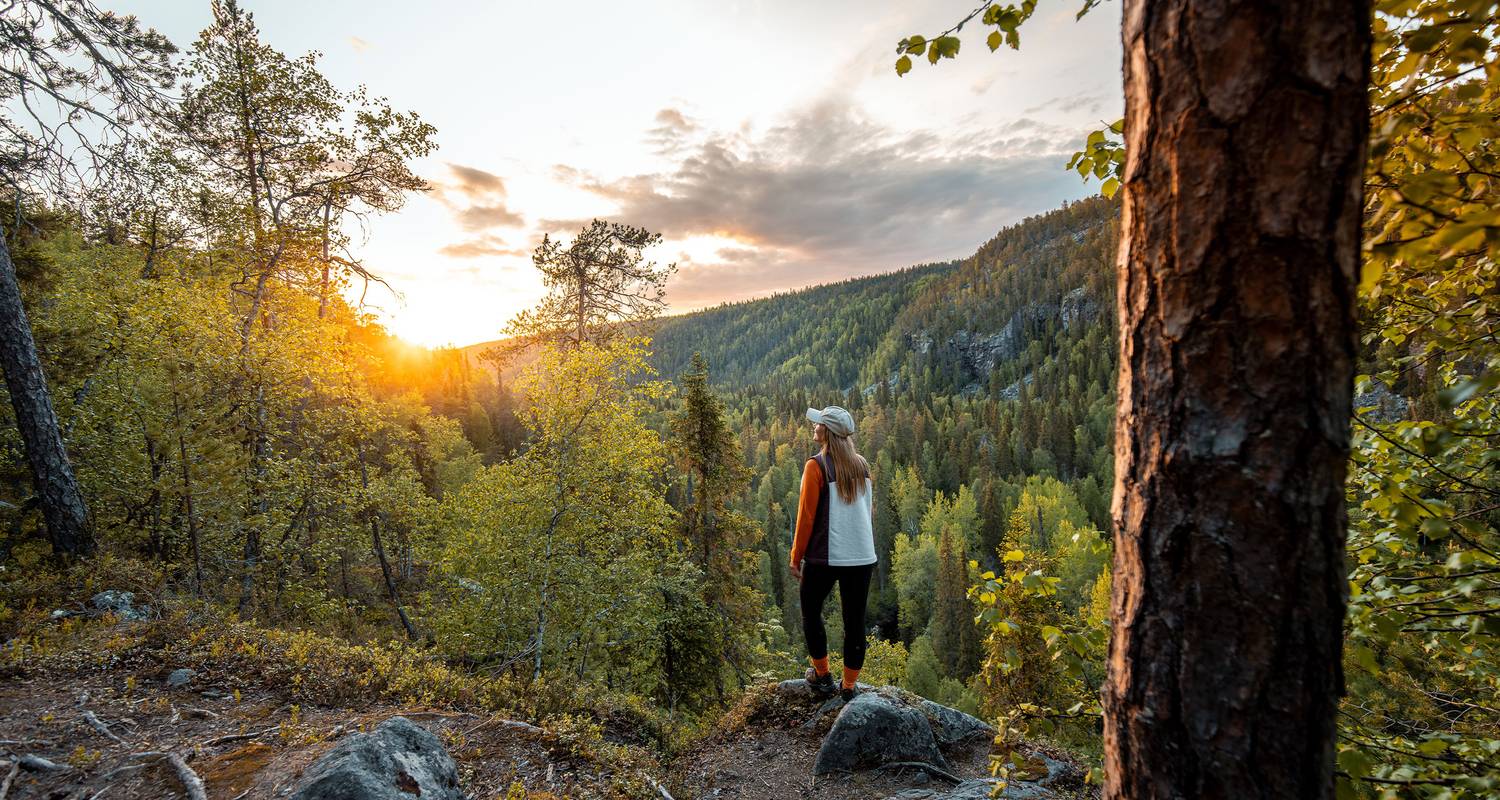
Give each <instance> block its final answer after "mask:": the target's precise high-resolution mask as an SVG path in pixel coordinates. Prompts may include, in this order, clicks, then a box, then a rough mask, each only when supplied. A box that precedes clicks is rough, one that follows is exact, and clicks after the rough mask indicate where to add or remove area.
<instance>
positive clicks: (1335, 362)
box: [1103, 0, 1371, 798]
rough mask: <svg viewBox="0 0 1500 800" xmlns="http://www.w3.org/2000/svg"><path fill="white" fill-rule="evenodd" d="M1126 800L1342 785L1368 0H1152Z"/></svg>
mask: <svg viewBox="0 0 1500 800" xmlns="http://www.w3.org/2000/svg"><path fill="white" fill-rule="evenodd" d="M1124 17H1125V20H1124V44H1125V89H1126V101H1125V108H1126V116H1125V130H1126V136H1127V143H1126V144H1127V153H1128V161H1127V163H1126V175H1125V181H1124V193H1125V194H1124V216H1123V224H1122V230H1123V236H1122V238H1121V242H1120V253H1119V284H1118V303H1119V311H1120V325H1121V331H1120V378H1119V409H1118V420H1119V434H1118V436H1117V439H1116V445H1115V465H1116V466H1115V475H1116V482H1115V490H1114V507H1113V516H1114V524H1115V531H1116V532H1115V544H1116V547H1115V562H1114V576H1115V577H1114V597H1113V600H1112V612H1111V613H1112V616H1113V622H1114V626H1113V637H1112V640H1111V642H1110V650H1109V681H1108V685H1107V686H1106V688H1105V690H1104V693H1103V701H1104V718H1105V729H1104V745H1105V773H1106V775H1107V784H1106V788H1105V796H1106V797H1108V798H1243V797H1257V798H1272V797H1275V798H1283V797H1284V798H1326V797H1332V795H1333V743H1334V717H1335V713H1336V710H1337V707H1338V700H1339V695H1340V694H1341V693H1342V691H1343V673H1342V670H1341V669H1340V652H1341V648H1342V625H1343V618H1344V610H1345V603H1346V585H1345V573H1344V537H1345V524H1346V519H1345V509H1344V478H1345V465H1346V461H1347V459H1348V454H1349V414H1350V394H1351V390H1352V382H1353V376H1354V365H1355V343H1356V339H1355V334H1356V331H1355V319H1354V305H1355V287H1356V275H1357V268H1358V259H1359V244H1360V209H1361V188H1362V187H1361V181H1362V177H1363V168H1364V151H1365V142H1366V137H1367V130H1368V113H1369V112H1368V102H1367V98H1366V86H1367V83H1368V78H1369V46H1370V37H1371V30H1370V26H1371V11H1370V6H1369V3H1368V2H1367V0H1352V1H1347V2H1335V0H1302V2H1293V1H1292V0H1284V1H1283V2H1271V1H1270V0H1260V1H1259V2H1256V1H1253V0H1252V1H1248V2H1227V1H1226V0H1196V1H1195V0H1160V1H1159V2H1147V0H1126V3H1125V8H1124Z"/></svg>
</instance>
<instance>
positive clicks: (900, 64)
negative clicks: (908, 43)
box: [896, 56, 911, 77]
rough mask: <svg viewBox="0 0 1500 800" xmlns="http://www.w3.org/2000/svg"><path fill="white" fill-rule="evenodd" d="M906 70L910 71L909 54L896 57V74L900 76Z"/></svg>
mask: <svg viewBox="0 0 1500 800" xmlns="http://www.w3.org/2000/svg"><path fill="white" fill-rule="evenodd" d="M908 72H911V56H902V57H900V58H898V59H896V76H897V77H900V76H902V75H905V74H906V73H908Z"/></svg>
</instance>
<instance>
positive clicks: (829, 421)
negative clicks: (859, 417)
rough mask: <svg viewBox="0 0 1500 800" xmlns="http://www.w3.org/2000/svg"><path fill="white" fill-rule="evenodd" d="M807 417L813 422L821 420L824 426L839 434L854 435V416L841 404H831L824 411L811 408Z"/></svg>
mask: <svg viewBox="0 0 1500 800" xmlns="http://www.w3.org/2000/svg"><path fill="white" fill-rule="evenodd" d="M807 418H808V419H809V420H811V421H813V422H821V423H822V424H823V427H825V428H827V429H828V430H830V431H833V432H834V433H836V434H838V435H839V436H853V435H854V416H853V415H851V414H850V413H849V412H848V411H845V410H844V409H842V408H840V407H839V406H829V407H827V408H825V409H823V410H822V411H819V410H818V409H816V408H809V409H808V410H807Z"/></svg>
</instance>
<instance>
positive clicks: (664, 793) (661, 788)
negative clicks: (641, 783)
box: [646, 775, 676, 800]
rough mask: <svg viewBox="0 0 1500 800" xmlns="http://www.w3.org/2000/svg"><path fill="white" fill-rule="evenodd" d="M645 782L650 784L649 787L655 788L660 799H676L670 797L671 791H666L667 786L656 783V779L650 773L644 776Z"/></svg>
mask: <svg viewBox="0 0 1500 800" xmlns="http://www.w3.org/2000/svg"><path fill="white" fill-rule="evenodd" d="M646 783H649V784H651V788H653V789H655V790H656V791H657V793H659V794H660V795H661V800H676V798H674V797H672V793H671V792H669V791H667V787H665V786H662V785H661V784H660V783H657V782H656V779H655V778H653V777H651V776H650V775H647V776H646Z"/></svg>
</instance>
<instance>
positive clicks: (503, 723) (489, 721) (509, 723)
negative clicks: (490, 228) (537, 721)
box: [464, 717, 547, 737]
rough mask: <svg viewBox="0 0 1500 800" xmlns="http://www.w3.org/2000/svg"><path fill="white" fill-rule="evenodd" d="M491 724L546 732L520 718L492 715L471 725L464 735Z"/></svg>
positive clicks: (531, 731) (513, 728) (518, 729)
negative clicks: (503, 717) (501, 717)
mask: <svg viewBox="0 0 1500 800" xmlns="http://www.w3.org/2000/svg"><path fill="white" fill-rule="evenodd" d="M491 725H499V726H500V727H502V728H507V729H510V730H517V731H525V732H527V733H546V732H547V731H546V730H545V729H543V728H538V727H537V726H535V725H532V724H531V723H529V722H521V721H520V720H514V719H500V718H494V717H492V718H490V719H487V720H485V721H484V722H481V723H479V724H478V725H475V726H474V727H472V728H470V729H468V730H466V731H464V736H465V737H468V736H472V735H474V733H475V732H476V731H479V730H481V729H483V728H488V727H490V726H491Z"/></svg>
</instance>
